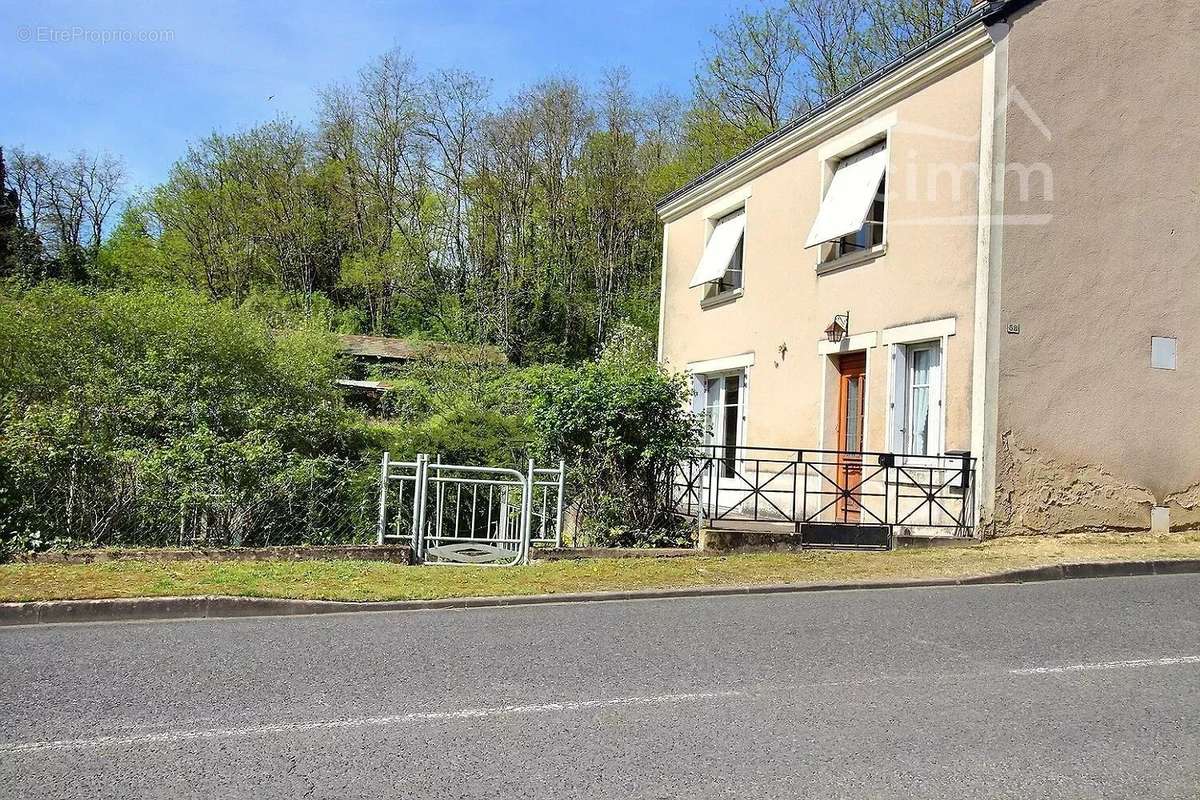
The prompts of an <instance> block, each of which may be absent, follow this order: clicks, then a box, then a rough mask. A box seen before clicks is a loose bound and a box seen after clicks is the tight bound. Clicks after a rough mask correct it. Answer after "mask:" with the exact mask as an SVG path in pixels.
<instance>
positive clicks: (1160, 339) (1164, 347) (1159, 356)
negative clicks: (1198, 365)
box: [1150, 336, 1177, 369]
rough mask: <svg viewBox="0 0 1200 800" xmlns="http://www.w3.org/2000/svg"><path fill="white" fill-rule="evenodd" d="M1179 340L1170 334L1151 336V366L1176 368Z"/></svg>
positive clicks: (1155, 367)
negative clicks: (1177, 343)
mask: <svg viewBox="0 0 1200 800" xmlns="http://www.w3.org/2000/svg"><path fill="white" fill-rule="evenodd" d="M1176 342H1177V340H1176V339H1174V338H1171V337H1169V336H1151V337H1150V366H1151V367H1153V368H1154V369H1175V355H1176Z"/></svg>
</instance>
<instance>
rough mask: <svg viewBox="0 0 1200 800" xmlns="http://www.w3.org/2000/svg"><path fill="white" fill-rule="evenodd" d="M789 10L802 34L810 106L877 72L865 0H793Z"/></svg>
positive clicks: (789, 4)
mask: <svg viewBox="0 0 1200 800" xmlns="http://www.w3.org/2000/svg"><path fill="white" fill-rule="evenodd" d="M788 8H789V11H790V18H791V19H792V20H793V24H794V25H795V26H796V29H797V30H798V31H799V37H800V41H801V49H802V53H803V56H804V61H805V64H806V70H807V73H808V76H809V81H808V83H807V86H806V91H805V99H806V101H807V103H808V105H809V106H810V107H811V106H815V105H819V104H820V103H822V102H824V101H825V100H827V99H829V98H830V97H833V96H834V95H837V94H839V93H840V92H843V91H845V90H846V89H848V88H849V87H850V86H852V85H854V83H855V82H857V81H858V80H860V79H861V78H862V77H864V76H865V75H868V74H870V73H871V72H872V71H873V69H874V64H875V62H876V59H875V58H874V56H873V55H872V52H871V48H870V44H871V42H870V39H869V38H868V37H867V36H866V34H865V26H866V16H865V14H866V2H864V0H789V3H788Z"/></svg>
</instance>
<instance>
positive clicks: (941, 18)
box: [866, 0, 973, 66]
mask: <svg viewBox="0 0 1200 800" xmlns="http://www.w3.org/2000/svg"><path fill="white" fill-rule="evenodd" d="M972 2H973V0H876V1H875V2H870V3H867V6H866V13H867V19H868V21H869V25H870V28H869V39H870V41H871V43H872V50H873V55H874V56H875V57H876V58H877V59H878V61H879V63H880V65H881V66H882V64H883V63H886V62H888V61H891V60H892V59H895V58H898V57H899V56H901V55H903V54H904V53H906V52H908V51H909V50H911V49H912V48H914V47H916V46H917V45H919V44H921V43H922V42H924V41H926V40H928V39H930V38H932V37H933V36H934V35H935V34H937V33H938V32H939V31H941V30H944V29H945V28H948V27H950V26H951V25H953V24H954V23H955V22H956V21H958V20H959V19H961V18H962V17H963V16H964V15H966V13H967V12H968V11H970V10H971V6H972Z"/></svg>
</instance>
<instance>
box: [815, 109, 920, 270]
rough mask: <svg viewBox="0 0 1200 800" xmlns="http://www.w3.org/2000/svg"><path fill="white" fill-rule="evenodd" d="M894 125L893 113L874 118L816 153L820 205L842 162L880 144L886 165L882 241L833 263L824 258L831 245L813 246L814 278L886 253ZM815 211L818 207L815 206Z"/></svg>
mask: <svg viewBox="0 0 1200 800" xmlns="http://www.w3.org/2000/svg"><path fill="white" fill-rule="evenodd" d="M898 121H899V120H898V117H897V115H896V113H895V112H892V113H889V114H886V115H883V116H880V117H876V118H875V119H872V120H870V121H868V122H865V123H863V124H862V125H860V126H858V127H857V128H854V129H853V130H851V131H849V132H847V133H845V134H844V135H842V136H839V137H837V138H836V139H833V140H832V141H830V142H829V143H827V144H826V145H825V146H824V147H822V148H821V149H820V150H818V151H817V158H818V159H820V161H821V170H820V175H819V186H818V187H817V189H818V192H819V194H818V197H820V198H821V202H822V203H823V202H824V200H825V194H826V192H828V190H829V186H830V184H831V183H832V182H833V176H834V175H835V174H836V173H837V168H838V165H839V164H840V163H841V162H842V161H844V160H845V159H847V158H849V157H851V156H853V155H855V154H857V153H861V152H862V151H863V150H866V149H868V148H871V147H875V146H876V145H879V144H881V143H882V144H883V147H884V151H885V152H886V153H887V165H886V167H885V168H884V171H883V181H884V186H885V190H884V195H883V241H882V242H881V243H880V244H878V245H875V246H874V247H872V248H871V249H869V250H863V251H861V252H858V253H848V254H845V255H843V256H840V257H838V258H834V259H829V258H827V257H826V256H827V254H828V252H829V250H830V248H831V247H832V243H831V242H824V243H822V244H820V245H819V246H818V245H814V249H815V250H816V264H815V266H816V270H817V273H818V274H821V273H824V272H835V271H837V270H838V269H840V268H842V267H844V266H851V265H853V264H856V263H860V262H864V261H871V260H874V259H876V258H878V257H880V256H882V255H884V254H885V253H887V247H888V238H889V237H888V233H889V219H890V217H891V199H890V198H891V195H892V191H891V187H893V185H894V183H893V176H892V168H893V163H892V149H893V146H892V129H893V128H894V127H896V125H897V124H898ZM819 207H820V204H818V208H819ZM818 213H819V212H818ZM868 215H869V212H868Z"/></svg>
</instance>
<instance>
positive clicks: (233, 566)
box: [0, 533, 1200, 601]
mask: <svg viewBox="0 0 1200 800" xmlns="http://www.w3.org/2000/svg"><path fill="white" fill-rule="evenodd" d="M1178 558H1200V533H1188V534H1173V535H1169V536H1149V535H1109V534H1105V535H1099V534H1096V535H1091V534H1089V535H1078V536H1043V537H1029V538H1019V539H1016V538H1008V539H999V540H993V541H989V542H986V543H983V544H980V545H976V546H974V547H966V548H936V549H925V550H899V551H895V552H890V553H860V552H831V551H809V552H805V553H759V554H744V555H728V556H699V555H698V556H695V557H691V556H688V557H682V558H628V559H591V560H586V561H554V562H543V563H537V564H533V565H530V566H527V567H513V568H495V567H490V568H489V567H446V566H442V567H405V566H399V565H395V564H387V563H379V562H367V561H110V562H105V563H97V564H71V565H63V564H5V565H0V601H19V600H55V599H84V598H102V597H149V596H181V595H208V594H223V595H240V596H246V597H291V598H312V599H329V600H414V599H433V598H443V597H473V596H489V595H522V594H553V593H561V592H584V591H601V590H622V589H625V590H628V589H652V588H673V587H683V586H746V585H752V584H767V583H803V582H811V581H817V582H832V581H846V582H854V581H869V580H880V579H891V578H937V577H965V576H969V575H979V574H985V573H993V572H1001V571H1005V570H1009V569H1017V568H1021V567H1032V566H1041V565H1049V564H1061V563H1078V562H1096V561H1132V560H1142V559H1178Z"/></svg>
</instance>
